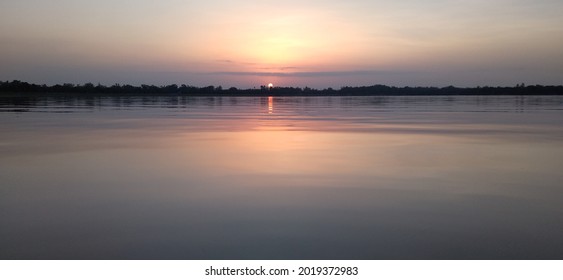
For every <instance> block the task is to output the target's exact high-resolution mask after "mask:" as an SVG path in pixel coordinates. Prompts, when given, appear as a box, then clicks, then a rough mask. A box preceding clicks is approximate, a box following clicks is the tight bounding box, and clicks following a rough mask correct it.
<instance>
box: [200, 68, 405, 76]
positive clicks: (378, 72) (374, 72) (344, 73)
mask: <svg viewBox="0 0 563 280" xmlns="http://www.w3.org/2000/svg"><path fill="white" fill-rule="evenodd" d="M284 69H294V68H290V67H286V68H284ZM205 74H208V75H227V76H253V77H340V76H372V75H393V74H405V73H403V72H392V71H381V70H353V71H303V72H275V71H274V72H242V71H241V72H237V71H220V72H208V73H205Z"/></svg>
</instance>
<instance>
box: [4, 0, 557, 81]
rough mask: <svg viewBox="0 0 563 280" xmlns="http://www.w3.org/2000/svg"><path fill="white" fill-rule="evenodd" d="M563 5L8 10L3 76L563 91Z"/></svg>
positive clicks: (214, 2) (96, 5)
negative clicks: (551, 87)
mask: <svg viewBox="0 0 563 280" xmlns="http://www.w3.org/2000/svg"><path fill="white" fill-rule="evenodd" d="M561 15H563V2H562V1H560V0H557V1H555V0H538V1H524V0H513V1H508V0H500V1H484V0H473V1H469V0H467V1H465V0H434V1H414V0H405V1H381V0H370V1H368V0H349V1H336V0H324V1H320V0H312V1H311V0H309V1H307V0H285V1H270V0H261V1H251V0H239V1H226V0H205V1H180V0H168V1H148V0H137V1H132V0H114V1H86V0H58V1H53V0H29V1H19V0H4V1H2V2H1V3H0V34H1V37H0V65H1V66H0V67H1V68H0V80H11V79H19V80H25V81H30V82H36V83H47V84H54V83H64V82H71V83H84V82H94V83H98V82H99V83H103V84H113V83H131V84H136V85H139V84H142V83H147V84H160V85H162V84H168V83H177V84H190V85H196V86H205V85H216V86H217V85H222V86H223V87H229V86H237V87H243V88H248V87H250V88H251V87H257V86H260V85H264V84H268V83H270V82H271V83H274V84H275V85H279V86H311V87H317V88H325V87H336V88H339V87H341V86H347V85H351V86H357V85H372V84H388V85H396V86H447V85H456V86H484V85H491V86H496V85H510V86H512V85H515V84H516V83H522V82H524V83H527V84H562V81H563V36H561V34H563V17H562V16H561Z"/></svg>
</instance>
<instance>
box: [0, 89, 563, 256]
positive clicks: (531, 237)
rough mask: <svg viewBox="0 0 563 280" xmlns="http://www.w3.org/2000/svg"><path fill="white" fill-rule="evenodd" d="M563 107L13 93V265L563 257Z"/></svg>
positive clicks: (2, 164) (554, 100)
mask: <svg viewBox="0 0 563 280" xmlns="http://www.w3.org/2000/svg"><path fill="white" fill-rule="evenodd" d="M562 170H563V97H553V96H551V97H547V96H546V97H510V96H509V97H506V96H505V97H274V98H268V97H256V98H249V97H223V98H195V97H190V98H188V97H134V98H131V97H123V98H119V97H116V98H82V99H78V98H66V99H63V98H6V97H4V98H0V258H2V259H100V258H101V259H474V258H477V259H552V258H556V259H561V258H563V218H562V217H563V172H562Z"/></svg>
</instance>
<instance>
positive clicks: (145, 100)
mask: <svg viewBox="0 0 563 280" xmlns="http://www.w3.org/2000/svg"><path fill="white" fill-rule="evenodd" d="M561 104H563V97H562V96H314V97H313V96H260V97H245V96H240V97H235V96H228V97H227V96H185V95H169V96H94V95H86V96H79V95H44V96H40V95H19V96H15V95H12V96H0V111H4V112H6V111H11V112H27V111H38V110H39V109H40V110H42V111H44V110H49V112H59V113H63V112H76V111H95V110H101V109H104V110H105V109H112V110H128V109H143V108H170V109H181V110H197V109H204V108H207V109H208V108H216V109H221V108H223V107H230V108H252V107H254V108H256V109H257V111H259V112H275V113H276V114H279V113H283V112H287V111H292V112H299V113H302V114H305V115H312V114H319V113H321V112H322V111H323V110H332V109H343V110H345V111H356V110H368V111H369V110H371V111H373V110H404V111H427V110H430V111H436V110H437V109H438V110H439V111H443V112H450V111H451V112H456V111H460V112H463V111H506V112H523V111H526V110H535V109H546V108H548V109H553V110H560V109H561V108H560V107H561Z"/></svg>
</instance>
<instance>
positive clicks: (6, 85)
mask: <svg viewBox="0 0 563 280" xmlns="http://www.w3.org/2000/svg"><path fill="white" fill-rule="evenodd" d="M0 92H2V93H12V94H13V93H17V94H21V93H36V94H90V95H194V96H220V95H226V96H255V95H263V94H267V95H273V96H292V95H293V96H314V95H323V96H330V95H335V96H361V95H371V96H376V95H563V86H542V85H534V86H526V85H524V84H518V85H516V86H515V87H474V88H459V87H454V86H449V87H442V88H439V87H390V86H385V85H373V86H360V87H348V86H347V87H342V88H340V89H332V88H327V89H322V90H318V89H312V88H309V87H305V88H300V87H274V88H268V87H267V86H261V87H260V88H257V89H237V88H235V87H231V88H228V89H223V88H222V87H221V86H218V87H215V86H207V87H195V86H188V85H184V84H183V85H181V86H178V85H176V84H172V85H167V86H154V85H141V86H132V85H120V84H115V85H112V86H105V85H101V84H97V85H94V84H92V83H86V84H82V85H81V84H69V83H65V84H62V85H60V84H57V85H53V86H47V85H44V84H43V85H37V84H30V83H27V82H22V81H17V80H14V81H11V82H10V81H6V82H2V81H0Z"/></svg>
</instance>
